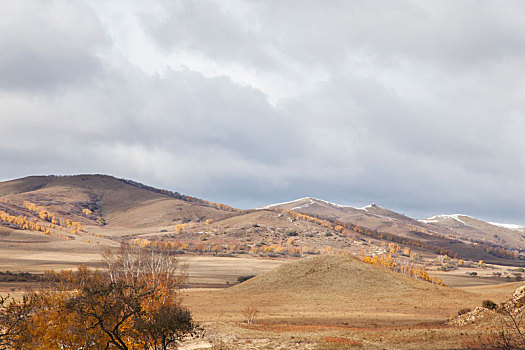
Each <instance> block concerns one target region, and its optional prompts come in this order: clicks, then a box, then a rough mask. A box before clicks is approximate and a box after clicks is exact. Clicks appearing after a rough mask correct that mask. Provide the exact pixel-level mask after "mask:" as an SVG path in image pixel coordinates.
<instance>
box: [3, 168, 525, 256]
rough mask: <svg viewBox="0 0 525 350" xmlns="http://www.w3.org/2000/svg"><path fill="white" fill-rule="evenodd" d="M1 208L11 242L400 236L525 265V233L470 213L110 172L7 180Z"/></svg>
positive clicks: (314, 250)
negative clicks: (408, 212) (251, 192)
mask: <svg viewBox="0 0 525 350" xmlns="http://www.w3.org/2000/svg"><path fill="white" fill-rule="evenodd" d="M2 213H3V214H2ZM0 215H4V218H3V219H2V218H0V219H2V220H1V223H2V225H0V230H1V231H2V232H0V233H2V234H3V235H4V236H5V235H9V237H10V238H9V239H8V240H9V241H10V242H11V243H12V244H15V242H19V243H17V244H19V246H20V245H22V246H24V244H26V243H28V242H36V241H42V240H44V241H45V242H46V243H45V245H47V246H53V247H54V248H53V249H59V250H60V249H62V250H63V249H66V248H64V247H66V246H69V247H71V248H68V249H76V248H72V247H73V246H72V244H73V243H72V242H71V241H74V243H75V244H77V245H78V244H80V245H79V246H78V249H87V250H98V251H100V250H102V249H104V248H105V247H111V246H115V245H118V243H119V242H120V240H122V239H126V240H128V239H138V240H139V241H140V242H139V243H137V244H143V243H144V244H147V243H148V242H151V241H152V240H164V241H165V242H168V243H169V242H171V243H173V244H172V246H173V247H176V248H177V249H179V248H180V250H184V249H185V250H186V251H187V252H190V253H199V254H201V253H207V254H219V255H231V254H234V255H235V254H252V255H257V256H264V257H270V258H271V257H283V256H284V255H286V256H292V257H297V256H305V255H308V254H320V253H322V252H323V251H325V250H326V251H328V250H329V249H336V250H345V251H346V252H350V253H352V254H358V253H364V254H380V253H382V252H385V251H386V248H385V246H386V245H388V244H389V243H392V242H393V243H395V244H398V245H402V246H410V247H411V248H412V249H413V250H414V251H415V252H420V253H423V254H427V255H428V256H435V254H452V255H454V254H456V255H457V256H458V257H462V258H467V259H470V260H474V261H478V260H485V261H487V262H492V263H502V264H514V263H517V264H518V265H522V264H523V261H521V260H519V259H516V258H514V257H512V256H510V255H508V254H511V253H512V252H511V250H512V249H513V248H514V251H516V250H517V249H523V248H522V247H523V246H524V242H525V233H523V232H520V231H517V230H512V229H509V228H506V227H501V226H496V225H493V224H489V223H485V222H483V221H480V220H477V219H474V218H469V217H466V216H460V217H458V218H459V219H458V218H452V219H450V218H448V217H444V216H442V217H434V218H429V219H426V220H416V219H413V218H410V217H407V216H405V215H402V214H399V213H396V212H394V211H391V210H389V209H386V208H382V207H380V206H378V205H375V204H371V205H368V206H366V207H364V208H353V207H349V206H341V205H337V204H333V203H329V202H326V201H323V200H319V199H314V198H302V199H299V200H296V201H291V202H286V203H279V204H274V205H268V206H266V207H264V208H258V209H252V210H239V209H234V208H231V207H229V206H227V205H224V204H220V203H213V202H209V201H206V200H203V199H198V198H195V197H191V196H187V195H182V194H180V193H178V192H172V191H168V190H162V189H157V188H154V187H151V186H147V185H144V184H141V183H138V182H135V181H131V180H126V179H118V178H115V177H112V176H107V175H75V176H30V177H26V178H22V179H17V180H12V181H6V182H1V183H0ZM35 235H36V236H35ZM22 236H24V237H25V238H21V237H22ZM37 236H38V238H37ZM31 237H33V238H31ZM6 239H7V238H6ZM6 239H4V241H5V242H7V241H6ZM64 241H65V242H64ZM60 242H64V243H60ZM171 243H170V244H171ZM42 244H44V243H42ZM93 244H95V245H96V246H97V247H98V248H97V249H95V248H93V247H92V245H93ZM85 245H90V246H89V249H88V248H86V247H85ZM35 247H36V246H35ZM503 248H505V249H503ZM20 249H21V251H22V250H23V249H22V248H20ZM24 249H25V248H24ZM35 249H36V248H35ZM509 252H510V253H509ZM283 254H284V255H283ZM512 254H514V253H512ZM509 257H510V258H509Z"/></svg>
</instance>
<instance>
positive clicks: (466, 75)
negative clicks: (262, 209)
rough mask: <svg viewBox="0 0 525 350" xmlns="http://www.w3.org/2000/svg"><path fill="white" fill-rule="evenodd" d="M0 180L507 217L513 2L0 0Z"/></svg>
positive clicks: (524, 191) (515, 50) (518, 36)
mask: <svg viewBox="0 0 525 350" xmlns="http://www.w3.org/2000/svg"><path fill="white" fill-rule="evenodd" d="M0 5H1V6H2V9H3V10H2V11H1V12H0V121H1V123H2V127H1V128H0V138H1V140H2V143H1V146H0V161H1V163H2V168H1V169H2V170H1V171H0V178H2V179H9V178H15V177H19V176H25V175H31V174H72V173H109V174H114V175H116V176H119V177H127V178H132V179H135V180H139V181H142V182H145V183H148V184H152V185H156V186H159V187H163V188H168V189H171V190H176V191H180V192H183V193H188V194H191V195H196V196H199V197H203V198H206V199H210V200H214V201H221V202H226V203H229V204H231V205H234V206H239V207H254V206H259V205H262V204H266V203H268V202H279V201H284V200H290V199H294V198H297V197H303V196H306V195H311V196H316V197H320V198H323V199H326V200H331V201H335V202H339V203H342V204H350V205H362V204H367V203H369V202H376V203H379V204H381V205H383V206H386V207H389V208H392V209H395V210H398V211H400V212H403V213H405V214H408V215H413V216H417V217H424V216H430V215H433V214H436V213H456V212H461V213H466V214H470V215H474V216H478V217H482V218H486V219H490V220H492V221H497V220H500V221H507V222H516V223H521V224H525V211H524V209H525V180H524V175H525V138H524V137H523V136H522V135H523V132H524V131H525V116H524V110H525V100H523V94H524V92H525V82H524V79H523V78H522V75H521V74H520V72H521V71H523V69H524V68H525V24H524V23H523V20H522V18H523V14H524V12H525V6H524V5H523V4H522V3H521V2H518V1H515V2H513V1H509V2H504V3H498V4H495V3H492V2H481V3H480V2H478V1H465V2H462V3H460V4H458V3H457V2H439V3H430V2H406V1H399V2H398V1H353V2H346V1H333V2H319V1H284V2H282V1H279V2H276V1H253V2H241V1H234V0H228V1H225V0H221V1H211V0H210V1H199V2H194V1H186V0H180V1H175V2H173V1H162V0H158V1H154V2H152V3H151V5H148V7H147V8H144V6H143V3H142V2H139V1H136V2H134V1H120V2H119V1H115V2H111V3H108V2H106V1H89V2H88V1H65V0H50V1H43V0H42V1H29V0H28V1H16V2H12V1H3V0H0Z"/></svg>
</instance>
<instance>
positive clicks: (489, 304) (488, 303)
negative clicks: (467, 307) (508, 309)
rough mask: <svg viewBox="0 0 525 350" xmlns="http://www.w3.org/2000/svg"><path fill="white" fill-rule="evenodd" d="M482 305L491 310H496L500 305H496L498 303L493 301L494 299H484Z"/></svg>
mask: <svg viewBox="0 0 525 350" xmlns="http://www.w3.org/2000/svg"><path fill="white" fill-rule="evenodd" d="M481 306H483V307H484V308H485V309H489V310H495V309H496V307H498V305H496V303H495V302H493V301H492V300H483V302H482V303H481Z"/></svg>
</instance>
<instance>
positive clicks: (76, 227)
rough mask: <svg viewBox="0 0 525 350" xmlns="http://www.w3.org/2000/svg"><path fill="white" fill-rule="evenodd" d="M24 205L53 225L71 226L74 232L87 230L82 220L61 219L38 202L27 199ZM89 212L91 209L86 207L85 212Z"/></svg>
mask: <svg viewBox="0 0 525 350" xmlns="http://www.w3.org/2000/svg"><path fill="white" fill-rule="evenodd" d="M23 205H24V207H26V208H27V209H28V210H30V211H32V212H33V213H35V215H38V217H39V218H40V219H41V220H44V221H47V222H50V223H51V224H53V225H57V226H62V227H65V228H69V229H71V231H72V233H78V232H79V231H82V232H85V229H84V227H83V226H82V224H81V223H80V222H77V221H72V220H70V219H66V220H63V219H62V220H61V219H60V218H58V217H57V216H56V215H55V214H53V213H51V212H49V211H48V210H46V209H44V208H42V207H39V206H37V205H36V204H34V203H31V202H27V201H26V202H24V204H23ZM87 212H89V213H91V211H90V210H89V209H84V211H83V213H84V214H86V215H88V214H87Z"/></svg>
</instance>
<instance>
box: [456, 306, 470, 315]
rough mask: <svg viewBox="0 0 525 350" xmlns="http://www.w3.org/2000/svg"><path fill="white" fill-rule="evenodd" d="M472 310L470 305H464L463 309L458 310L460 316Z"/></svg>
mask: <svg viewBox="0 0 525 350" xmlns="http://www.w3.org/2000/svg"><path fill="white" fill-rule="evenodd" d="M470 311H472V310H471V309H470V308H469V307H464V308H463V309H461V310H459V311H458V316H461V315H464V314H467V313H469V312H470Z"/></svg>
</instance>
